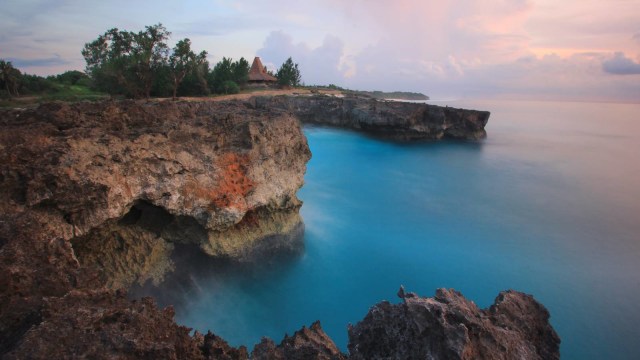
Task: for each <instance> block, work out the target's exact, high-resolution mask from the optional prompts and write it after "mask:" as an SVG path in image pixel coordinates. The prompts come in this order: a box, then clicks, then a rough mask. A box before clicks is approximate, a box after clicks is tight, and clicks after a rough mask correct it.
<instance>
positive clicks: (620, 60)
mask: <svg viewBox="0 0 640 360" xmlns="http://www.w3.org/2000/svg"><path fill="white" fill-rule="evenodd" d="M602 70H604V71H605V72H607V73H609V74H616V75H637V74H640V64H639V63H637V62H635V61H633V60H631V59H629V58H628V57H626V56H625V55H624V53H621V52H617V53H615V55H614V56H613V58H611V59H609V60H606V61H604V62H603V63H602Z"/></svg>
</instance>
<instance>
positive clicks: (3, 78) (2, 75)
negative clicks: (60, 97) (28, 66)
mask: <svg viewBox="0 0 640 360" xmlns="http://www.w3.org/2000/svg"><path fill="white" fill-rule="evenodd" d="M90 86H91V79H90V78H89V76H88V75H87V74H85V73H83V72H81V71H77V70H72V71H66V72H64V73H62V74H59V75H52V76H47V77H46V78H45V77H42V76H38V75H29V74H23V73H22V72H21V71H20V70H18V69H17V68H15V67H14V66H13V64H12V63H11V62H10V61H6V60H1V59H0V97H2V98H11V97H15V96H20V95H43V94H46V95H56V94H63V93H64V94H68V93H70V92H74V90H75V92H76V93H78V92H82V91H78V89H88V88H89V87H90Z"/></svg>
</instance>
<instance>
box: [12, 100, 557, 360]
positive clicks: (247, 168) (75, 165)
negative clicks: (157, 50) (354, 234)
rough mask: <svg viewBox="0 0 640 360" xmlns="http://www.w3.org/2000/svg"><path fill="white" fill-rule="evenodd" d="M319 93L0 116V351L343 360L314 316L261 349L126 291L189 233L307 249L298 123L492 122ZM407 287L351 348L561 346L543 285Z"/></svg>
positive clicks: (355, 332) (441, 351) (370, 319)
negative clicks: (477, 293) (487, 303)
mask: <svg viewBox="0 0 640 360" xmlns="http://www.w3.org/2000/svg"><path fill="white" fill-rule="evenodd" d="M314 99H315V97H308V98H306V97H305V98H300V99H295V98H287V97H276V98H273V99H270V100H269V99H262V98H254V99H252V100H250V101H248V102H241V101H229V102H208V101H200V102H173V101H166V102H136V101H119V102H114V101H107V102H101V103H76V104H66V103H49V104H44V105H41V106H40V107H38V108H36V109H27V110H24V109H22V110H21V109H13V110H0V130H1V131H0V149H1V150H2V151H1V152H0V356H2V357H3V358H8V359H22V358H119V359H120V358H125V359H139V358H149V359H247V358H249V357H251V358H254V359H344V358H347V357H348V355H346V354H342V353H341V352H340V351H339V349H338V348H337V347H336V346H335V344H334V343H333V341H332V340H331V339H330V338H329V337H328V336H327V334H325V333H324V331H323V330H322V328H321V326H320V323H314V324H313V325H311V326H310V327H309V328H306V327H303V328H302V329H301V330H299V331H296V332H295V333H294V334H293V335H292V336H285V338H284V339H283V340H282V342H281V343H280V344H278V345H276V343H274V342H273V341H272V340H269V339H264V340H263V341H262V342H261V343H260V344H258V345H256V346H255V348H254V349H253V351H252V352H251V353H249V351H248V350H247V348H246V347H239V348H234V347H231V346H229V344H227V343H226V342H225V341H224V340H223V339H221V338H220V337H218V336H216V335H215V334H213V333H207V334H204V335H203V334H199V333H195V334H193V335H191V334H190V329H188V328H186V327H184V326H180V325H178V324H176V323H175V321H174V312H173V309H172V307H167V308H165V309H158V308H157V306H156V305H155V303H154V301H153V300H152V299H150V298H144V299H141V300H136V301H132V300H129V299H127V297H126V289H128V288H129V287H130V286H131V285H132V284H136V283H137V284H142V283H145V282H149V281H151V282H161V281H163V278H164V276H165V275H166V274H167V273H168V272H170V271H172V270H173V267H174V266H175V264H174V263H173V261H172V258H171V254H172V252H173V249H174V247H177V246H178V245H180V246H181V247H182V246H191V247H193V248H196V249H200V251H202V252H204V253H206V254H208V255H210V256H213V257H217V258H224V259H227V260H231V261H238V262H243V261H252V260H253V259H255V258H260V257H262V255H264V254H265V253H270V252H274V251H275V252H278V251H287V250H290V249H292V248H295V247H296V246H298V245H299V241H300V240H301V234H302V226H303V225H302V222H301V219H300V216H299V212H298V210H299V208H300V206H301V202H300V200H299V199H298V198H297V197H296V191H297V190H298V189H299V188H300V187H301V186H302V184H303V175H304V172H305V169H306V168H305V167H306V163H307V161H308V160H309V158H310V156H311V154H310V151H309V147H308V145H307V141H306V138H305V136H304V134H303V132H302V130H301V127H300V121H299V119H301V120H303V121H306V122H313V121H318V122H321V123H323V124H332V122H336V124H335V125H338V126H345V127H349V126H357V127H358V128H360V129H365V130H367V131H373V132H375V133H378V132H381V133H384V131H386V130H384V129H385V127H387V128H386V129H387V130H388V131H389V134H391V135H390V136H391V137H393V138H396V139H405V140H409V139H418V138H421V137H420V136H423V137H422V138H425V137H424V136H426V138H441V137H458V136H459V137H461V138H475V137H477V135H478V134H481V132H479V130H478V129H477V128H475V127H474V126H476V125H478V124H480V125H482V126H484V124H485V123H486V118H484V120H482V119H480V120H477V118H478V119H479V117H481V114H476V113H473V112H470V113H468V112H463V113H461V114H462V115H460V118H463V119H464V120H460V122H457V120H456V121H454V120H451V119H453V118H448V117H446V116H449V115H446V116H445V119H444V120H443V122H441V123H438V124H440V125H437V124H436V123H437V122H436V123H431V122H430V121H431V120H428V121H427V123H424V122H420V121H422V120H419V119H427V117H426V116H427V115H425V114H426V112H429V111H432V112H436V113H438V112H440V111H441V112H442V113H443V114H446V113H447V111H449V110H442V109H439V110H437V109H436V110H434V109H430V108H424V107H414V105H407V104H402V106H401V105H398V104H395V103H387V102H383V103H380V104H378V103H368V102H366V101H365V102H361V101H362V100H357V101H356V102H350V101H346V100H344V101H337V99H331V98H330V99H325V98H322V99H320V100H314ZM310 101H311V102H314V101H315V102H314V103H313V104H311V103H308V102H310ZM305 104H306V105H305ZM331 104H334V105H335V106H336V108H335V109H333V110H332V109H331V108H330V107H329V108H327V109H326V111H328V113H323V112H322V111H325V110H321V109H323V108H325V106H329V105H331ZM367 104H369V105H367ZM372 104H373V105H372ZM294 105H295V106H294ZM305 106H309V107H310V108H305ZM366 106H369V107H366ZM371 106H374V109H372V108H371ZM403 106H404V107H403ZM363 107H365V108H363ZM425 109H427V110H425ZM315 111H318V113H317V114H315V115H312V113H314V112H315ZM345 111H346V114H347V115H344V114H345ZM451 111H454V110H451ZM325 114H334V115H335V117H331V116H327V117H326V118H324V115H325ZM339 114H343V115H339ZM358 114H360V115H361V117H358V116H360V115H358ZM403 114H404V115H403ZM406 114H410V115H411V116H409V117H408V118H403V116H405V115H406ZM334 115H332V116H334ZM356 115H358V116H356ZM314 116H315V117H314ZM486 116H487V117H488V114H487V115H486ZM314 119H315V120H314ZM358 119H359V120H358ZM403 119H404V120H403ZM429 119H430V118H429ZM447 119H448V120H447ZM474 119H475V120H474ZM425 121H426V120H425ZM476 122H477V124H476ZM483 122H484V123H483ZM366 124H369V125H366ZM385 124H386V125H385ZM470 124H471V125H470ZM473 124H476V125H473ZM467 127H468V129H471V130H468V132H467V130H465V132H462V133H461V132H459V131H461V130H459V129H467ZM371 129H374V130H371ZM456 129H458V130H456ZM482 131H484V130H483V129H482ZM418 134H420V135H418ZM463 134H464V135H463ZM474 134H475V135H474ZM401 295H402V296H401V297H402V298H403V299H404V304H400V305H391V304H389V303H381V304H378V305H376V306H374V307H373V308H372V309H371V311H370V313H369V315H367V317H366V318H365V319H364V320H363V321H362V322H361V323H359V324H357V325H356V326H354V327H352V328H351V329H350V330H349V336H350V343H349V349H350V356H351V357H353V358H356V359H358V358H388V357H392V358H404V357H414V356H415V357H421V358H424V357H427V356H431V357H432V358H434V359H470V358H487V359H494V358H495V359H503V358H504V359H506V358H512V357H513V356H516V357H520V358H523V359H539V358H546V359H554V358H557V357H558V344H559V340H558V338H557V335H555V332H553V329H552V328H551V326H550V325H549V323H548V318H549V314H548V312H547V311H546V309H544V307H543V306H542V305H540V304H539V303H537V302H536V301H535V300H534V299H533V298H532V297H531V296H528V295H524V294H521V293H516V292H506V293H502V294H501V295H500V296H499V297H498V300H497V301H496V304H495V305H494V306H492V307H491V308H490V309H488V310H479V309H477V308H476V307H475V305H473V303H471V302H469V301H468V300H466V299H464V298H463V297H462V295H460V294H458V293H456V292H454V291H447V290H440V291H439V292H438V293H437V294H436V297H435V298H434V299H427V298H419V297H417V296H416V295H413V294H405V293H404V291H402V292H401Z"/></svg>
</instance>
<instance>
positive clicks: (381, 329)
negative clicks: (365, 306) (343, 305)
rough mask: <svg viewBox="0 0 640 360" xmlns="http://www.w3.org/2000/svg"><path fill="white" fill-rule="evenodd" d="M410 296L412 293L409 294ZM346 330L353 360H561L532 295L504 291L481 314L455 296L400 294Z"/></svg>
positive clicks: (545, 318)
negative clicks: (399, 300) (397, 299)
mask: <svg viewBox="0 0 640 360" xmlns="http://www.w3.org/2000/svg"><path fill="white" fill-rule="evenodd" d="M410 294H411V293H410ZM403 295H404V296H403V299H404V300H403V302H402V303H401V304H397V305H393V304H391V303H389V302H386V301H384V302H381V303H379V304H377V305H375V306H373V307H372V308H371V309H370V310H369V313H368V314H367V316H366V317H365V318H364V319H363V320H362V321H361V322H359V323H358V324H356V325H355V326H351V327H350V328H349V353H350V355H351V358H352V359H461V360H462V359H504V360H506V359H540V360H548V359H559V358H560V353H559V346H560V339H559V338H558V335H557V334H556V332H555V331H554V330H553V328H552V327H551V325H550V324H549V312H548V311H547V310H546V309H545V308H544V306H542V305H541V304H540V303H538V302H537V301H535V300H534V299H533V297H532V296H531V295H526V294H523V293H520V292H516V291H504V292H501V293H500V295H498V297H497V298H496V301H495V303H494V305H492V306H491V307H490V308H489V309H484V310H483V309H479V308H478V307H477V306H476V305H475V304H474V303H473V302H471V301H469V300H467V299H465V298H464V297H463V296H462V294H460V293H459V292H457V291H455V290H446V289H438V290H437V292H436V295H435V296H434V297H433V298H423V297H418V296H414V295H413V294H411V295H410V296H409V294H406V295H405V294H403Z"/></svg>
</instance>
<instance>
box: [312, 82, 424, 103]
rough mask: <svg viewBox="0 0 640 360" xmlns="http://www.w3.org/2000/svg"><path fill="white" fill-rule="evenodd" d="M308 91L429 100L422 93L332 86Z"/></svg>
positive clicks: (389, 98) (387, 98)
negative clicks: (336, 91)
mask: <svg viewBox="0 0 640 360" xmlns="http://www.w3.org/2000/svg"><path fill="white" fill-rule="evenodd" d="M306 88H307V89H310V90H338V91H341V92H342V93H343V94H345V95H351V96H360V97H368V98H373V99H378V100H429V97H428V96H427V95H425V94H422V93H417V92H409V91H390V92H386V91H378V90H375V91H361V90H350V89H345V88H342V87H340V86H336V85H334V84H329V85H327V86H306Z"/></svg>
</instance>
